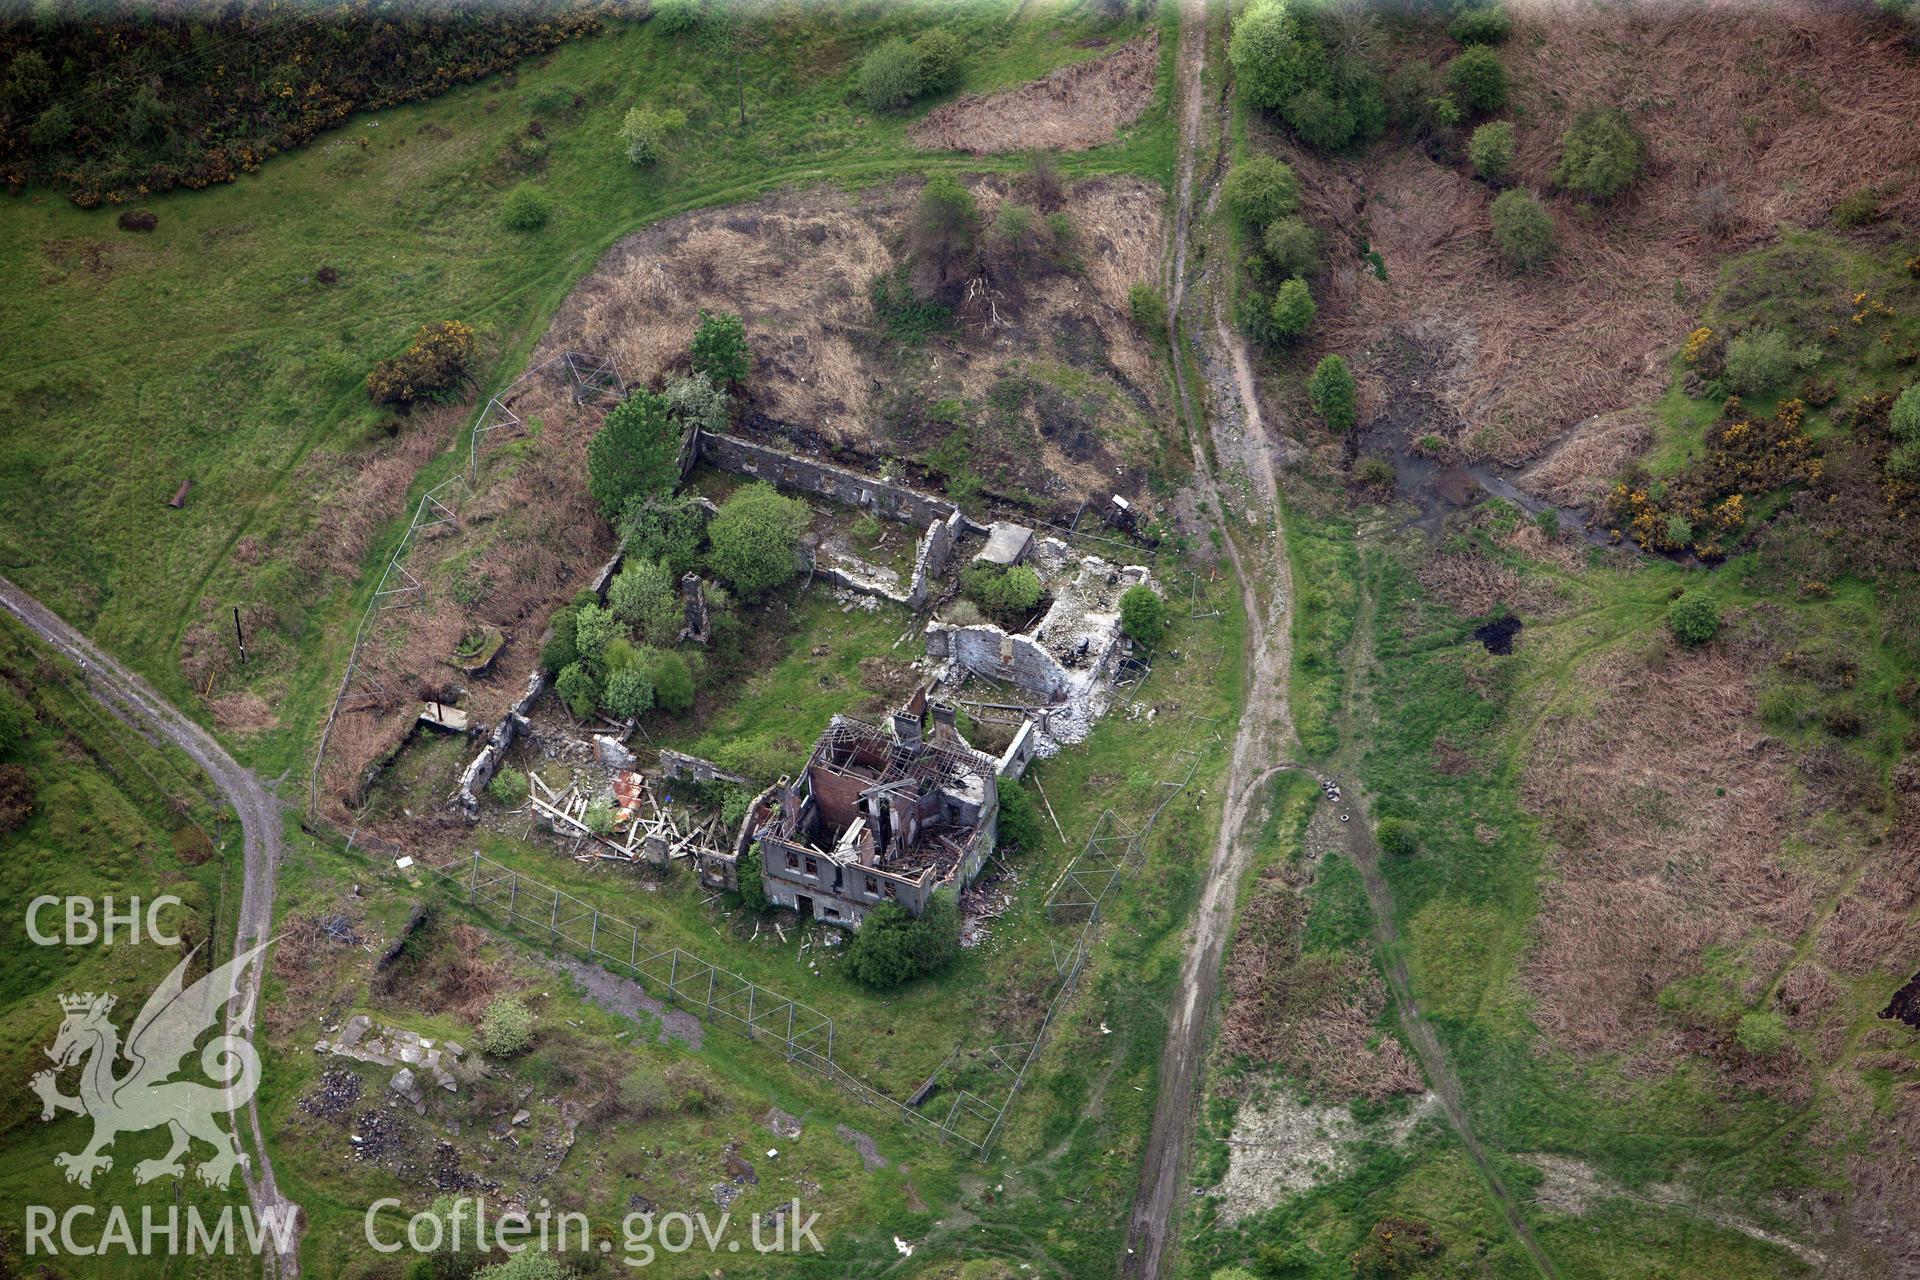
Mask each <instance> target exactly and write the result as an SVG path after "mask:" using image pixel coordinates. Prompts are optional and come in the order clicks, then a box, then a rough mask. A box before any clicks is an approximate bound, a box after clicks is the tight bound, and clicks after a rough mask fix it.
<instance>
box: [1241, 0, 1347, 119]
mask: <svg viewBox="0 0 1920 1280" xmlns="http://www.w3.org/2000/svg"><path fill="white" fill-rule="evenodd" d="M1227 60H1228V61H1229V62H1231V63H1232V64H1233V73H1234V82H1235V84H1237V85H1238V86H1239V88H1240V92H1241V93H1243V94H1245V95H1246V99H1247V101H1248V102H1251V103H1252V104H1253V105H1254V106H1256V107H1264V108H1265V109H1266V110H1268V111H1280V110H1283V109H1284V108H1285V107H1286V106H1287V105H1288V104H1289V103H1291V102H1292V101H1293V100H1294V99H1295V98H1296V97H1297V96H1299V94H1300V93H1301V91H1303V90H1305V89H1308V88H1314V87H1324V86H1325V85H1326V83H1327V82H1328V80H1329V79H1330V78H1331V76H1332V68H1331V67H1330V66H1329V65H1328V63H1327V55H1326V50H1325V49H1323V48H1322V47H1321V45H1320V43H1319V41H1317V40H1314V39H1313V38H1311V37H1310V36H1308V35H1307V34H1306V33H1305V32H1303V31H1302V29H1301V25H1300V20H1299V19H1298V18H1297V17H1295V16H1294V14H1293V12H1292V10H1291V9H1290V8H1289V7H1288V6H1287V5H1286V4H1285V3H1284V2H1283V0H1255V3H1254V4H1253V5H1251V6H1250V7H1249V8H1248V9H1247V11H1246V12H1245V13H1243V14H1242V15H1240V20H1239V21H1238V22H1236V23H1234V24H1233V42H1232V44H1230V45H1229V46H1228V48H1227Z"/></svg>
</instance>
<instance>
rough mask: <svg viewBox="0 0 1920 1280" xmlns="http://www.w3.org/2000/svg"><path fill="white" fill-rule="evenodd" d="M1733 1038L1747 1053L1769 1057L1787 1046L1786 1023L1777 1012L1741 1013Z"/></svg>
mask: <svg viewBox="0 0 1920 1280" xmlns="http://www.w3.org/2000/svg"><path fill="white" fill-rule="evenodd" d="M1733 1038H1734V1039H1736V1040H1738V1041H1739V1042H1740V1047H1741V1048H1742V1049H1745V1050H1746V1051H1747V1052H1748V1053H1751V1054H1756V1055H1758V1056H1760V1057H1763V1058H1765V1057H1771V1056H1772V1055H1774V1054H1776V1053H1778V1052H1780V1050H1782V1049H1784V1048H1786V1046H1787V1024H1786V1020H1785V1019H1783V1018H1782V1017H1781V1016H1780V1015H1779V1014H1777V1013H1772V1012H1767V1013H1743V1014H1741V1015H1740V1025H1739V1026H1738V1027H1736V1028H1735V1029H1734V1033H1733Z"/></svg>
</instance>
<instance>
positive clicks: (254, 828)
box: [0, 578, 301, 1280]
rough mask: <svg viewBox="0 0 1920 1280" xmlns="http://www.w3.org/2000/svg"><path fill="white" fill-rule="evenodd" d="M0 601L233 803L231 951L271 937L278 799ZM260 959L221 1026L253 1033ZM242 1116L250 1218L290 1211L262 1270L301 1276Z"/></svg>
mask: <svg viewBox="0 0 1920 1280" xmlns="http://www.w3.org/2000/svg"><path fill="white" fill-rule="evenodd" d="M0 608H4V609H6V611H7V612H8V613H11V614H12V615H13V616H14V617H16V618H18V619H19V620H20V621H21V622H22V623H24V624H25V625H26V627H27V628H28V629H29V630H31V631H32V632H33V633H34V634H35V635H37V636H39V637H40V638H41V639H42V640H44V641H46V642H47V643H48V644H50V645H52V646H53V647H54V648H56V649H58V650H59V651H60V652H61V653H64V654H66V655H67V657H69V658H71V659H72V660H73V661H74V662H75V663H76V664H77V665H78V666H79V668H80V674H81V678H82V679H84V680H85V681H86V683H87V688H88V689H89V690H91V691H92V693H93V695H94V697H95V698H97V699H99V701H100V703H101V705H103V706H104V707H106V708H107V710H109V711H111V712H112V713H113V714H114V715H115V716H117V717H119V718H120V719H121V720H122V721H124V722H126V723H127V724H128V725H129V726H131V727H132V728H134V729H135V730H137V731H139V732H140V733H142V734H145V735H147V736H149V737H156V736H157V737H158V738H160V739H164V740H165V741H166V742H168V743H170V744H172V745H173V746H175V747H177V748H179V749H180V750H181V751H183V752H185V753H186V754H187V756H188V757H189V758H191V759H192V760H193V762H194V763H195V764H197V765H199V766H200V768H201V769H202V770H204V771H205V772H206V774H207V776H208V777H209V778H212V779H213V785H214V786H215V787H217V788H219V791H220V794H221V796H222V797H223V798H224V799H225V800H226V802H227V803H228V804H229V805H231V806H233V811H234V813H235V814H236V815H238V817H239V819H240V830H241V836H242V847H243V850H244V861H245V872H244V884H243V888H242V890H241V894H240V913H239V921H238V926H237V928H236V930H235V937H234V944H233V946H234V954H236V955H237V954H239V953H240V952H242V951H246V950H248V949H250V948H252V947H255V946H258V945H259V944H260V943H261V942H263V941H265V940H266V939H267V938H268V936H269V932H268V931H269V930H270V929H271V928H272V925H273V882H274V873H275V872H276V871H277V870H278V868H279V865H280V859H281V856H282V855H283V853H284V851H285V846H284V844H283V842H282V838H281V826H280V803H279V801H277V800H275V799H274V797H273V794H272V793H271V792H270V791H268V790H267V788H266V787H265V786H263V785H262V784H261V782H260V780H259V779H258V778H256V777H255V776H254V775H253V773H252V771H251V770H248V769H243V768H241V767H240V765H239V764H238V763H237V762H236V761H235V760H234V758H233V757H232V756H230V755H228V754H227V753H226V750H225V749H224V748H223V747H221V745H220V744H219V743H218V742H216V741H215V740H214V738H213V735H212V734H210V733H208V732H207V731H206V730H205V729H202V728H201V727H200V726H199V725H198V724H196V723H194V722H193V721H192V720H190V719H188V718H187V716H186V715H185V714H184V713H183V712H181V711H180V710H179V709H178V708H177V707H175V706H174V705H173V704H172V703H170V702H168V701H167V700H166V699H165V698H162V697H161V696H160V695H159V694H158V693H155V692H154V690H153V689H152V687H151V686H149V685H148V684H147V682H146V681H144V680H142V679H141V678H140V677H139V676H137V675H135V674H133V673H132V672H131V671H128V670H127V669H126V668H125V667H123V666H121V665H120V664H119V663H118V662H115V661H114V660H113V659H112V658H110V657H108V656H107V655H106V654H105V653H103V652H102V651H101V650H100V649H99V648H98V647H96V646H95V645H94V643H93V642H92V641H90V640H88V639H87V638H86V637H85V636H83V635H81V634H80V633H79V632H78V631H75V630H74V629H73V628H72V627H70V626H68V625H67V624H66V622H64V621H63V620H62V619H61V618H60V616H59V615H58V614H56V613H54V612H53V611H52V610H51V609H49V608H47V607H46V606H45V605H43V604H41V603H40V602H39V601H38V600H35V599H34V598H33V597H32V596H30V595H28V594H27V593H26V592H24V591H22V590H21V589H20V588H19V587H17V586H15V585H14V584H13V583H12V582H9V581H8V580H7V579H5V578H0ZM264 967H265V966H264V965H254V966H252V968H251V970H250V971H249V972H248V974H247V977H246V984H247V985H246V987H245V989H244V991H243V995H244V996H245V999H244V1000H243V1001H242V1002H241V1007H240V1008H239V1009H238V1010H232V1011H230V1012H229V1013H228V1016H227V1032H228V1034H230V1035H242V1036H246V1037H247V1038H249V1039H251V1038H252V1037H253V1032H254V1024H255V1022H256V1021H257V1018H258V1013H259V1006H260V983H261V978H262V972H261V971H262V969H263V968H264ZM247 1122H248V1124H249V1125H250V1126H251V1127H252V1130H253V1152H252V1154H253V1161H252V1162H251V1163H250V1164H249V1166H248V1167H247V1168H246V1172H245V1177H246V1183H247V1196H248V1198H249V1199H250V1200H251V1201H252V1202H253V1211H254V1215H255V1218H256V1220H259V1221H268V1220H272V1218H277V1217H278V1216H279V1215H282V1214H286V1215H292V1217H293V1220H294V1222H295V1227H294V1229H293V1230H292V1231H290V1232H288V1233H287V1243H286V1248H285V1250H284V1251H282V1252H280V1253H278V1254H277V1255H275V1254H269V1255H268V1256H267V1258H266V1259H265V1262H264V1266H265V1269H266V1272H267V1274H269V1275H278V1276H279V1277H281V1280H298V1277H299V1275H300V1239H299V1226H300V1225H301V1223H300V1220H299V1216H298V1215H299V1206H298V1205H295V1204H294V1203H292V1202H291V1201H289V1200H288V1199H287V1198H286V1197H285V1196H283V1195H281V1194H280V1188H279V1184H278V1183H276V1182H275V1181H274V1177H273V1161H272V1159H271V1158H270V1157H269V1156H268V1154H267V1144H266V1142H265V1141H264V1140H263V1139H262V1137H261V1133H260V1111H259V1104H258V1102H257V1101H255V1100H253V1099H249V1100H248V1102H247Z"/></svg>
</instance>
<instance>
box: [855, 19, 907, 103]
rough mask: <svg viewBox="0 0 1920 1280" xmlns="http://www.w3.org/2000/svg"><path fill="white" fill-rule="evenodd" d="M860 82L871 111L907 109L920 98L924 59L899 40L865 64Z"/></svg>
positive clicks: (884, 46)
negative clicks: (921, 70) (921, 71)
mask: <svg viewBox="0 0 1920 1280" xmlns="http://www.w3.org/2000/svg"><path fill="white" fill-rule="evenodd" d="M857 82H858V84H859V87H860V100H861V101H862V102H865V103H866V104H867V109H868V110H870V111H888V110H892V109H893V108H896V107H904V106H906V105H907V104H908V103H909V102H912V101H913V100H914V98H916V97H918V96H919V94H920V55H919V53H917V52H916V51H915V50H914V47H913V46H912V45H910V44H908V43H907V42H906V41H905V40H903V39H901V38H900V37H898V36H895V37H894V38H893V39H891V40H888V41H886V42H885V43H883V44H881V45H880V46H879V47H877V48H875V49H874V50H873V52H871V53H869V54H868V55H867V56H866V57H865V58H864V59H862V60H861V62H860V71H859V75H858V77H857Z"/></svg>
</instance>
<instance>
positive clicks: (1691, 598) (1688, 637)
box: [1667, 591, 1720, 649]
mask: <svg viewBox="0 0 1920 1280" xmlns="http://www.w3.org/2000/svg"><path fill="white" fill-rule="evenodd" d="M1667 627H1668V629H1669V630H1671V631H1672V632H1673V635H1674V638H1675V639H1676V640H1678V641H1679V642H1680V643H1681V644H1683V645H1685V646H1687V647H1688V648H1689V649H1693V648H1698V647H1699V646H1700V645H1703V644H1705V643H1706V642H1707V641H1709V640H1711V639H1713V638H1714V637H1715V636H1716V635H1718V634H1720V606H1719V605H1718V604H1716V603H1715V602H1714V600H1713V598H1712V597H1711V596H1703V595H1698V594H1696V593H1694V592H1691V591H1689V592H1688V593H1687V594H1686V595H1683V596H1681V597H1680V598H1679V599H1678V600H1675V601H1674V602H1673V603H1672V604H1670V605H1668V606H1667Z"/></svg>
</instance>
